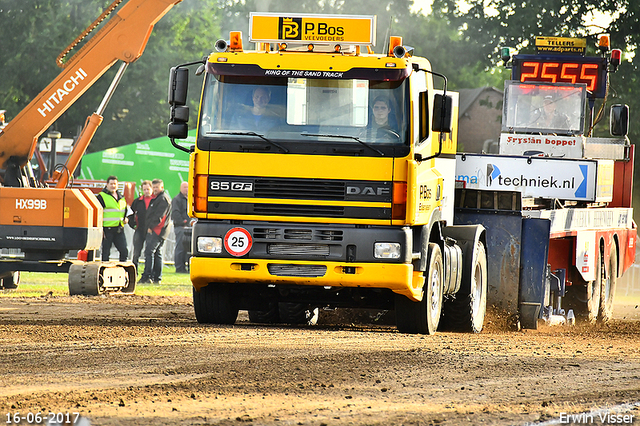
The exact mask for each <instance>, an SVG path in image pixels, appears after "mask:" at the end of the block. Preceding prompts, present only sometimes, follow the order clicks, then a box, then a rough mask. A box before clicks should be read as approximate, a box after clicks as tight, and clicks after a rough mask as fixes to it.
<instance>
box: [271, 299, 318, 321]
mask: <svg viewBox="0 0 640 426" xmlns="http://www.w3.org/2000/svg"><path fill="white" fill-rule="evenodd" d="M278 313H279V315H280V321H281V322H283V323H285V324H292V325H315V324H316V323H317V322H318V316H319V315H320V310H319V309H318V308H312V307H310V306H309V305H306V304H304V303H291V302H280V303H278Z"/></svg>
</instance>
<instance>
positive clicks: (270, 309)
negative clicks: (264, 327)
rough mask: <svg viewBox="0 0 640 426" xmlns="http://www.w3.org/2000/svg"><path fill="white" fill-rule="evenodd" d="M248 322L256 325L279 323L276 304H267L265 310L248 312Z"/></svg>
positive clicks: (278, 312)
mask: <svg viewBox="0 0 640 426" xmlns="http://www.w3.org/2000/svg"><path fill="white" fill-rule="evenodd" d="M248 314H249V321H251V322H253V323H256V324H275V323H277V322H280V311H279V307H278V303H267V306H266V309H265V310H260V311H257V310H249V311H248Z"/></svg>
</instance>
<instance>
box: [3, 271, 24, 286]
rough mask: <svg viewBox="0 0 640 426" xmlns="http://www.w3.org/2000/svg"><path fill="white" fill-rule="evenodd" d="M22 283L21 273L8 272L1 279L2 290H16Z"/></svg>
mask: <svg viewBox="0 0 640 426" xmlns="http://www.w3.org/2000/svg"><path fill="white" fill-rule="evenodd" d="M19 283H20V271H15V272H7V274H6V275H4V276H3V277H2V278H0V290H15V289H16V288H18V284H19Z"/></svg>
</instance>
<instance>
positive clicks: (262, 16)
mask: <svg viewBox="0 0 640 426" xmlns="http://www.w3.org/2000/svg"><path fill="white" fill-rule="evenodd" d="M249 20H250V22H249V41H251V42H255V43H260V42H265V43H288V42H300V43H319V44H333V43H340V44H361V45H371V46H373V45H375V44H376V17H375V16H374V15H371V16H369V15H367V16H356V15H312V14H292V13H288V14H278V13H251V14H250V18H249Z"/></svg>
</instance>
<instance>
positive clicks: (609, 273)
mask: <svg viewBox="0 0 640 426" xmlns="http://www.w3.org/2000/svg"><path fill="white" fill-rule="evenodd" d="M597 278H598V279H596V281H600V284H601V285H600V306H599V309H598V320H599V321H601V322H603V323H606V322H609V320H611V318H612V317H613V296H614V295H615V293H616V287H617V285H618V252H617V250H616V246H615V244H611V252H610V254H609V267H608V268H606V270H605V268H604V261H601V262H600V274H598V276H597Z"/></svg>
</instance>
